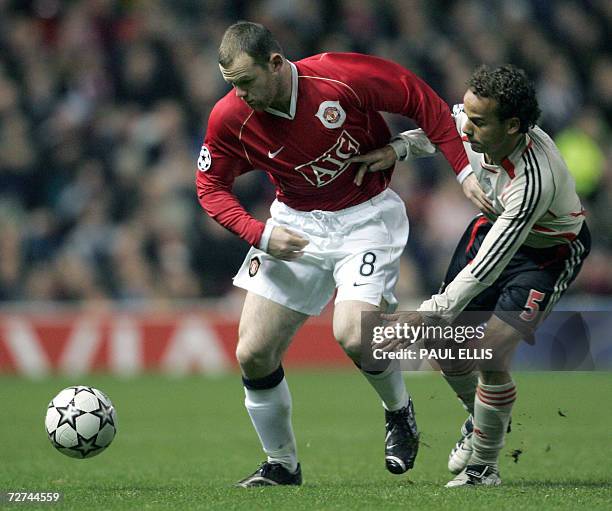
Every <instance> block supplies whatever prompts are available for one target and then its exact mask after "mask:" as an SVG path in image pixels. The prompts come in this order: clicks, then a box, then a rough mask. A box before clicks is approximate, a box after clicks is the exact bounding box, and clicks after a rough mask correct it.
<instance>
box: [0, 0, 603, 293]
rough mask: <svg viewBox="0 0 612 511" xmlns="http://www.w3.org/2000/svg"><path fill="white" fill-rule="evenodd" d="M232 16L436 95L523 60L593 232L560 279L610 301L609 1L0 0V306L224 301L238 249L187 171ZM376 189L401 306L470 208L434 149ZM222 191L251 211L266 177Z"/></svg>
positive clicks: (431, 285) (442, 258) (294, 45)
mask: <svg viewBox="0 0 612 511" xmlns="http://www.w3.org/2000/svg"><path fill="white" fill-rule="evenodd" d="M238 19H249V20H253V21H259V22H262V23H264V24H266V25H267V26H268V27H269V28H270V29H271V30H272V31H273V33H274V34H275V35H276V37H277V39H278V40H279V42H280V43H281V45H282V46H283V48H284V50H285V53H286V55H287V57H288V58H289V59H292V60H298V59H300V58H303V57H306V56H309V55H312V54H315V53H320V52H323V51H358V52H365V53H370V54H375V55H379V56H383V57H386V58H390V59H392V60H395V61H397V62H399V63H401V64H402V65H404V66H406V67H407V68H409V69H411V70H413V71H415V72H416V73H417V74H419V75H420V76H422V77H423V78H424V79H425V80H426V81H428V82H429V84H430V85H431V86H432V87H433V88H434V89H435V90H436V91H437V92H438V94H440V96H442V97H443V98H444V99H445V100H446V101H447V102H448V103H449V104H450V105H452V104H454V103H458V102H460V101H461V98H462V96H463V92H464V90H465V82H466V80H467V78H468V77H469V75H470V73H471V71H472V70H473V69H474V68H475V67H476V66H477V65H479V64H481V63H487V64H491V65H496V64H501V63H505V62H512V63H514V64H516V65H518V66H521V67H523V68H524V69H525V70H526V71H527V72H528V74H529V75H530V77H531V78H532V79H533V81H534V82H535V84H536V86H537V90H538V95H539V100H540V106H541V108H542V111H543V115H542V118H541V121H540V123H539V124H540V125H541V126H542V127H543V128H544V129H546V130H547V131H548V132H549V133H550V134H551V135H552V136H553V137H554V138H555V139H556V141H557V143H558V144H559V147H560V148H561V150H562V152H563V154H564V155H565V157H566V159H567V161H568V163H569V165H570V167H571V170H572V172H573V174H574V175H575V177H576V180H577V184H578V190H579V193H580V195H581V197H582V200H583V201H584V205H585V207H586V209H587V211H588V217H587V218H588V222H589V224H590V226H591V230H592V233H593V237H594V249H593V252H592V254H591V256H590V258H589V259H588V260H587V262H586V263H585V267H584V269H583V271H582V274H581V275H580V277H579V279H578V281H577V282H576V283H575V285H574V286H573V288H572V289H570V291H571V292H572V293H574V294H577V293H579V294H589V295H591V296H597V295H610V294H612V271H611V266H612V214H611V213H610V210H609V207H610V204H612V144H611V143H610V142H611V138H612V134H611V131H610V128H611V125H612V56H611V54H610V40H609V39H608V37H609V35H610V27H611V26H612V2H610V1H609V0H583V1H579V0H560V1H550V0H531V1H529V0H513V1H512V2H507V1H504V0H480V1H476V0H473V1H470V0H457V1H442V0H242V1H241V0H234V1H230V0H142V1H137V0H132V1H130V0H124V1H120V0H82V1H77V0H74V1H70V0H64V1H60V0H15V1H12V0H0V233H1V234H0V301H2V302H4V303H6V302H14V301H27V302H32V301H50V300H52V301H60V302H70V303H74V302H76V303H91V302H100V301H101V302H103V303H106V302H110V301H120V302H123V303H138V302H140V301H143V300H151V299H159V300H172V301H174V300H182V299H184V300H193V299H200V298H215V299H217V300H219V299H221V303H228V304H230V305H231V304H233V303H237V300H234V298H235V297H236V295H235V293H234V292H233V290H232V285H231V277H232V276H233V275H234V273H235V272H236V271H237V269H238V267H239V265H240V263H241V261H242V259H243V257H244V254H245V253H246V250H247V248H248V247H247V246H246V244H245V243H244V242H242V241H241V240H239V239H238V238H237V237H235V236H234V235H232V234H231V233H229V232H226V231H225V230H224V229H222V228H220V227H219V226H217V224H216V223H215V222H214V221H212V220H210V219H209V218H208V217H207V216H206V214H205V213H204V212H203V211H202V210H201V208H200V206H199V204H198V203H197V200H196V195H195V187H194V175H195V162H196V160H197V157H198V153H199V149H200V145H201V143H202V138H203V136H204V132H205V127H206V121H207V117H208V114H209V112H210V110H211V108H212V107H213V105H214V103H215V102H216V101H217V100H218V99H219V98H220V97H221V96H222V95H224V94H225V93H226V92H227V90H228V86H227V84H225V82H223V81H222V79H221V76H220V73H219V71H218V67H217V58H216V57H217V55H216V53H217V46H218V43H219V41H220V39H221V36H222V34H223V31H224V30H225V28H226V27H227V26H228V25H230V24H231V23H233V22H235V21H237V20H238ZM389 122H390V123H391V124H392V131H396V130H400V129H406V128H408V127H411V126H412V125H411V123H410V122H409V121H408V120H406V119H402V118H401V117H397V116H389ZM393 187H394V188H395V190H396V191H398V193H400V195H401V196H402V197H403V198H404V199H405V201H406V206H407V209H408V213H409V218H410V220H411V236H410V240H409V242H408V246H407V248H406V251H405V254H404V258H403V266H404V268H403V278H402V279H401V284H400V288H399V294H400V298H401V300H402V303H409V302H411V301H414V300H415V299H418V298H421V297H424V296H426V295H429V294H430V293H431V292H432V291H435V290H437V288H438V286H439V281H440V279H441V277H442V276H443V273H444V271H445V268H446V265H447V262H448V260H449V258H450V256H451V254H452V251H453V249H454V247H455V244H456V242H457V240H458V237H459V234H460V233H461V232H463V229H464V228H465V226H466V224H467V222H468V221H469V219H470V218H471V216H472V215H473V214H474V210H473V209H472V206H471V204H470V203H469V202H468V201H467V200H466V199H464V197H463V195H462V193H461V191H460V188H459V186H458V185H457V183H456V182H455V180H454V176H453V174H452V172H451V170H450V167H449V166H448V164H447V163H446V161H445V160H444V158H442V157H436V158H432V159H426V160H420V161H418V162H417V163H411V164H401V165H399V166H398V168H397V170H396V173H395V177H394V182H393ZM235 191H236V193H237V195H238V196H239V197H240V199H241V201H242V202H243V204H244V205H245V206H246V207H247V208H248V209H249V210H250V211H251V212H252V213H253V214H254V215H256V216H257V217H258V218H261V219H262V220H263V219H265V218H267V216H268V207H269V204H270V203H271V201H272V200H273V198H274V193H273V189H272V187H271V186H270V185H269V183H268V182H267V178H266V177H265V174H264V173H263V172H251V173H249V174H248V175H245V176H243V177H241V178H240V179H238V180H237V182H236V188H235ZM224 300H227V302H224Z"/></svg>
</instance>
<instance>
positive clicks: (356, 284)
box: [353, 282, 369, 287]
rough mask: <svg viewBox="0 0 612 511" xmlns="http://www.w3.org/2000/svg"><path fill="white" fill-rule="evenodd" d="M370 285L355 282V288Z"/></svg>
mask: <svg viewBox="0 0 612 511" xmlns="http://www.w3.org/2000/svg"><path fill="white" fill-rule="evenodd" d="M368 284H369V282H360V283H357V282H353V286H355V287H358V286H367V285H368Z"/></svg>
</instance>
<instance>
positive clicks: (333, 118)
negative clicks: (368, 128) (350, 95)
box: [315, 101, 346, 129]
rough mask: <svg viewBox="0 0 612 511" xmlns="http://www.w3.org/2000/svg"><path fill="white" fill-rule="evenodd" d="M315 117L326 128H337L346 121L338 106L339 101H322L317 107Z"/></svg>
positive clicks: (341, 109)
mask: <svg viewBox="0 0 612 511" xmlns="http://www.w3.org/2000/svg"><path fill="white" fill-rule="evenodd" d="M315 116H316V117H317V118H318V119H319V120H320V121H321V122H322V123H323V126H325V127H326V128H331V129H333V128H339V127H340V126H342V125H343V124H344V121H345V120H346V112H345V111H344V108H342V107H341V106H340V102H339V101H323V103H321V104H320V105H319V111H318V112H317V113H316V114H315Z"/></svg>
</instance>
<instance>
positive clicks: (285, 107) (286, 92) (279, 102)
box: [270, 60, 293, 114]
mask: <svg viewBox="0 0 612 511" xmlns="http://www.w3.org/2000/svg"><path fill="white" fill-rule="evenodd" d="M292 85H293V84H292V77H291V66H290V65H289V62H288V61H287V60H285V62H284V65H283V68H282V70H281V77H280V87H279V91H278V92H279V93H278V95H277V98H275V99H274V101H272V103H271V104H270V107H271V108H273V109H274V110H278V111H279V112H283V113H286V114H288V113H290V110H291V91H292Z"/></svg>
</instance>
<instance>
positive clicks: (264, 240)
mask: <svg viewBox="0 0 612 511" xmlns="http://www.w3.org/2000/svg"><path fill="white" fill-rule="evenodd" d="M272 229H274V225H272V224H271V223H266V228H265V229H264V231H263V233H262V234H261V239H260V240H259V245H258V246H257V248H258V249H259V250H263V251H264V252H267V251H268V244H269V243H270V236H272Z"/></svg>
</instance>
